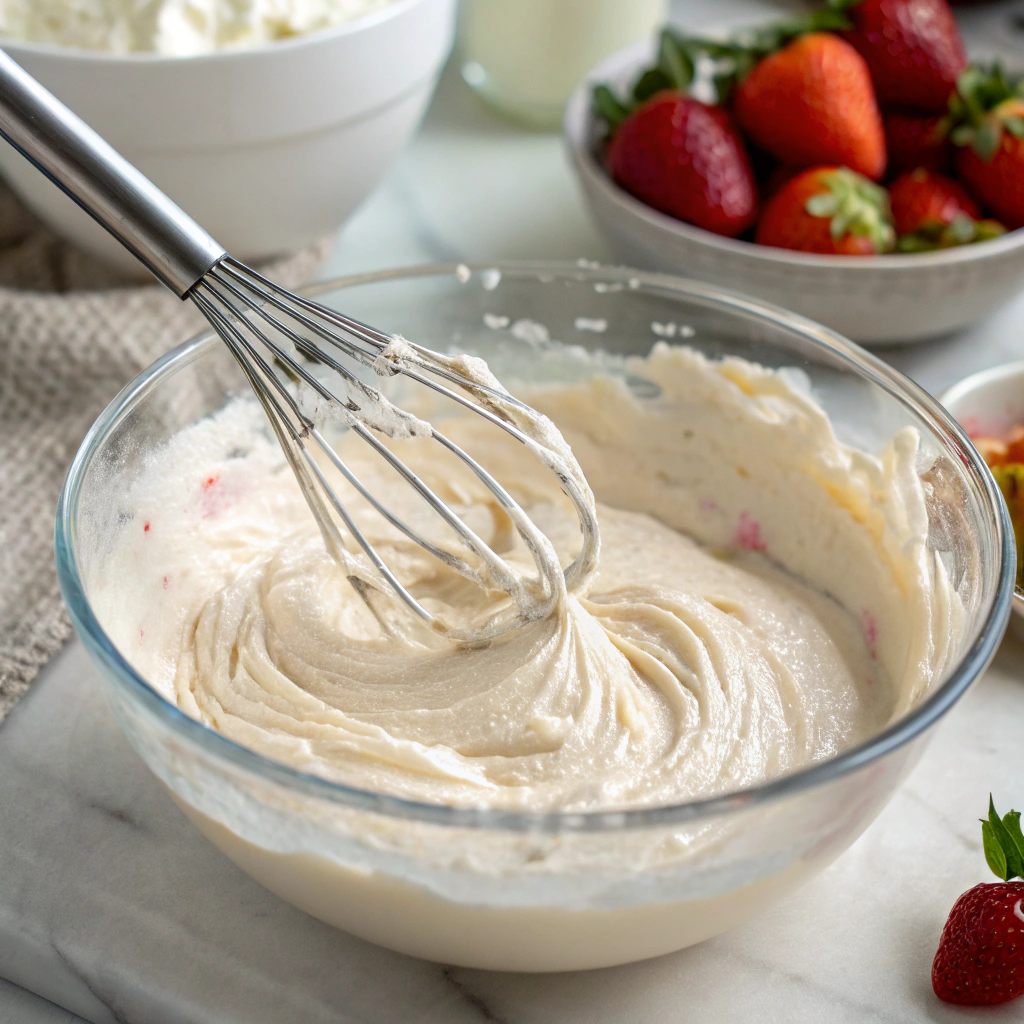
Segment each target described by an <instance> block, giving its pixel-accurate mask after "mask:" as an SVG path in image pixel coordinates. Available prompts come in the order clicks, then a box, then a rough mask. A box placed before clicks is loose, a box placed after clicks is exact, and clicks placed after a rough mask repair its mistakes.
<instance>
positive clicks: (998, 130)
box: [971, 117, 1003, 163]
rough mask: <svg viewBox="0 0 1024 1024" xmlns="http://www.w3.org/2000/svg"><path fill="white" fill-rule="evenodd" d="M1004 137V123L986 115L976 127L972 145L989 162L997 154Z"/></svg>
mask: <svg viewBox="0 0 1024 1024" xmlns="http://www.w3.org/2000/svg"><path fill="white" fill-rule="evenodd" d="M1002 139H1003V127H1002V125H1001V124H1000V123H999V122H998V121H997V120H996V119H995V118H993V117H986V118H985V119H984V121H982V122H981V124H979V125H978V127H977V128H976V129H975V132H974V138H973V139H972V141H971V147H972V148H973V150H974V152H975V153H977V154H978V156H980V157H981V159H982V160H984V161H985V162H986V163H988V162H989V161H990V160H991V159H992V157H994V156H995V155H996V150H997V149H998V148H999V143H1000V142H1002Z"/></svg>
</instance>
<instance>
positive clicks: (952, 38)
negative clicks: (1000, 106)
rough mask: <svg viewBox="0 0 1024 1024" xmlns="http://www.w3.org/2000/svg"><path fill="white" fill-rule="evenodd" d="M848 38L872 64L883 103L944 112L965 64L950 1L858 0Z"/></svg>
mask: <svg viewBox="0 0 1024 1024" xmlns="http://www.w3.org/2000/svg"><path fill="white" fill-rule="evenodd" d="M846 14H847V17H849V19H850V21H852V22H853V31H852V32H848V33H847V34H846V38H847V39H849V40H850V42H851V43H853V45H854V46H856V47H857V49H858V50H859V51H860V53H861V54H862V56H863V57H864V59H865V60H866V61H867V62H868V66H869V67H870V68H871V77H872V79H873V80H874V83H875V91H876V92H877V93H878V102H879V103H881V104H882V105H883V106H885V105H888V104H899V105H901V106H906V107H916V108H917V109H919V110H923V111H926V112H927V113H933V114H940V113H942V112H943V111H944V110H945V109H946V103H947V102H948V100H949V95H950V93H951V92H952V91H953V87H954V86H955V85H956V80H957V76H958V75H959V74H960V72H961V71H963V69H964V68H965V67H966V66H967V54H966V52H965V50H964V41H963V38H962V37H961V35H960V30H959V29H958V28H957V24H956V19H955V18H954V17H953V11H952V9H951V8H950V6H949V4H948V3H947V2H946V0H859V2H858V0H854V2H853V3H852V4H850V5H849V6H848V7H847V8H846Z"/></svg>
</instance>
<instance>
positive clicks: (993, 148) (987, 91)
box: [949, 64, 1024, 228]
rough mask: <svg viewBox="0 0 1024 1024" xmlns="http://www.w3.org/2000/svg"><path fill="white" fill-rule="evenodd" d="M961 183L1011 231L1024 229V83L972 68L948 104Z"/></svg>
mask: <svg viewBox="0 0 1024 1024" xmlns="http://www.w3.org/2000/svg"><path fill="white" fill-rule="evenodd" d="M949 111H950V113H949V117H950V121H951V123H952V124H953V128H952V129H951V131H950V133H949V137H950V139H951V141H952V142H953V144H954V145H955V146H957V147H958V148H957V152H956V157H955V163H956V171H957V174H958V175H959V177H960V179H961V181H963V183H964V184H965V185H967V187H968V188H969V189H970V190H971V191H972V192H973V193H974V194H975V195H976V196H977V197H978V198H979V199H980V200H981V201H982V202H983V203H985V205H986V206H988V207H989V209H990V210H991V211H992V212H993V213H994V214H995V215H996V216H997V217H998V218H999V219H1000V220H1001V221H1002V222H1003V223H1004V224H1005V225H1006V226H1007V227H1008V228H1020V227H1024V80H1021V81H1017V82H1011V81H1009V80H1008V79H1007V78H1006V75H1005V74H1004V73H1003V70H1002V68H1001V67H1000V66H999V65H998V64H993V65H992V66H991V67H990V68H987V69H986V68H980V67H976V66H971V67H969V68H968V69H967V70H966V71H964V73H963V74H962V75H961V76H960V80H959V82H958V83H957V91H956V94H955V95H954V97H953V98H952V99H951V100H950V104H949Z"/></svg>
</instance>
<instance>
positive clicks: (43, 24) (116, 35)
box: [0, 0, 392, 57]
mask: <svg viewBox="0 0 1024 1024" xmlns="http://www.w3.org/2000/svg"><path fill="white" fill-rule="evenodd" d="M391 2H392V0H0V36H5V37H7V38H9V39H18V40H23V41H26V42H33V43H48V44H50V45H53V46H73V47H78V48H81V49H86V50H109V51H112V52H114V53H131V52H137V51H141V52H153V53H159V54H162V55H163V56H167V57H188V56H193V55H195V54H199V53H210V52H213V51H214V50H223V49H239V48H245V47H252V46H261V45H263V44H264V43H271V42H274V41H275V40H278V39H286V38H288V37H290V36H299V35H306V34H307V33H309V32H316V31H319V30H320V29H325V28H331V27H333V26H335V25H341V24H344V23H345V22H347V21H353V20H355V19H356V18H361V17H363V15H365V14H368V13H370V12H371V11H375V10H378V9H380V8H381V7H385V6H387V5H388V4H389V3H391Z"/></svg>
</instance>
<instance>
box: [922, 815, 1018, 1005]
mask: <svg viewBox="0 0 1024 1024" xmlns="http://www.w3.org/2000/svg"><path fill="white" fill-rule="evenodd" d="M981 833H982V842H983V845H984V849H985V859H986V861H988V866H989V867H990V868H991V869H992V871H993V873H994V874H995V875H996V876H997V877H999V878H1001V879H1002V881H1001V882H982V883H981V884H980V885H976V886H975V887H974V888H973V889H968V891H967V892H965V893H964V894H963V895H962V896H961V897H960V898H959V899H958V900H957V901H956V903H954V904H953V909H952V910H951V911H950V912H949V918H948V919H947V921H946V926H945V927H944V928H943V929H942V937H941V938H940V939H939V949H938V952H937V953H936V954H935V960H934V962H933V963H932V988H933V989H934V991H935V994H936V995H937V996H938V997H939V998H940V999H942V1000H944V1001H945V1002H947V1003H958V1004H960V1005H962V1006H989V1005H993V1004H995V1003H1005V1002H1008V1001H1009V1000H1011V999H1016V998H1017V997H1018V996H1020V995H1024V882H1012V881H1010V879H1012V878H1024V835H1022V834H1021V828H1020V812H1019V811H1010V812H1009V813H1007V814H1005V815H1004V816H1003V817H1002V818H1000V817H999V815H998V814H997V813H996V809H995V805H994V804H993V802H992V798H991V796H990V797H989V803H988V819H987V820H984V819H983V820H982V823H981Z"/></svg>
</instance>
